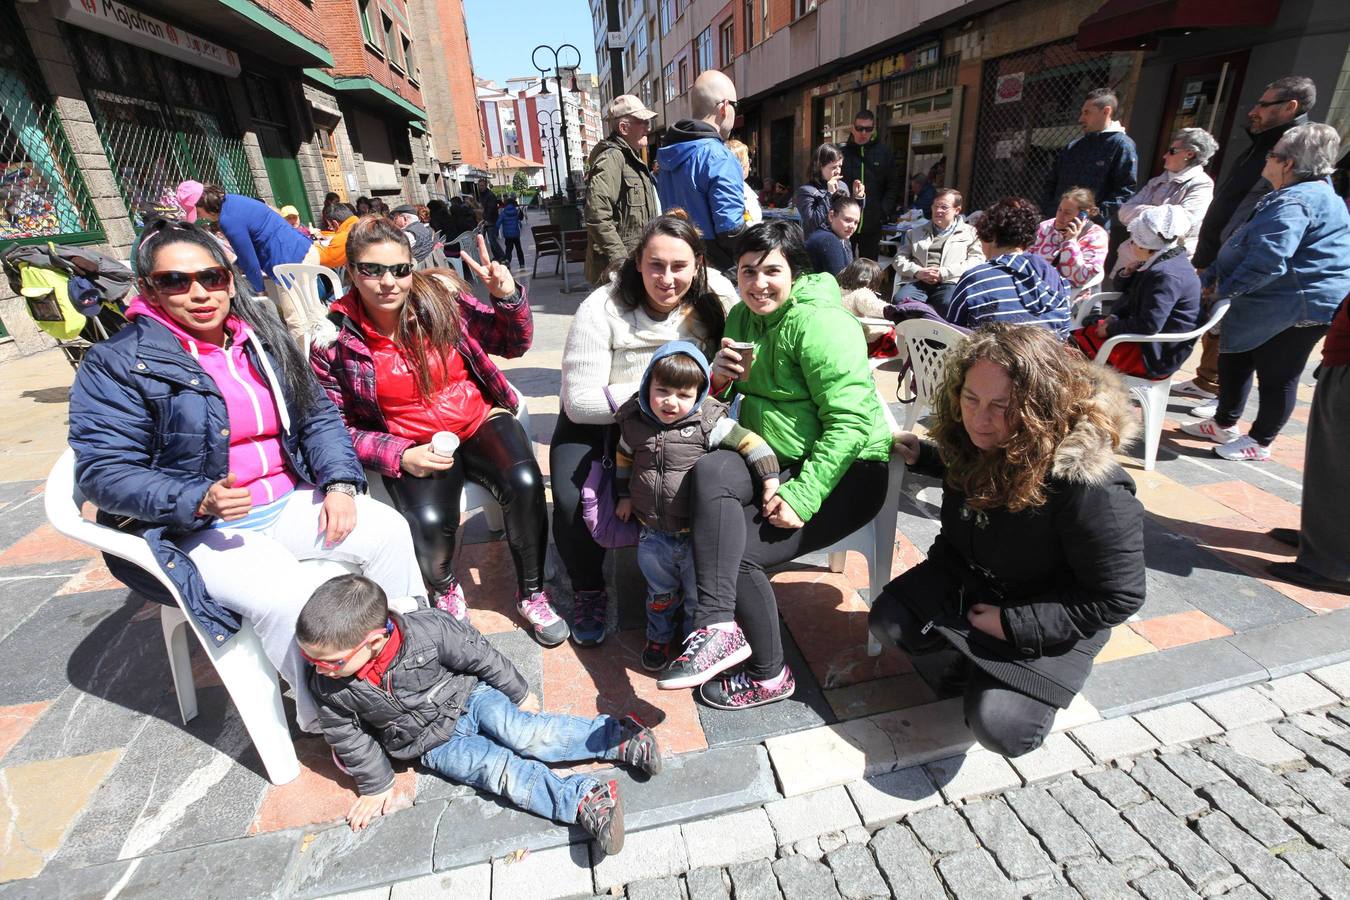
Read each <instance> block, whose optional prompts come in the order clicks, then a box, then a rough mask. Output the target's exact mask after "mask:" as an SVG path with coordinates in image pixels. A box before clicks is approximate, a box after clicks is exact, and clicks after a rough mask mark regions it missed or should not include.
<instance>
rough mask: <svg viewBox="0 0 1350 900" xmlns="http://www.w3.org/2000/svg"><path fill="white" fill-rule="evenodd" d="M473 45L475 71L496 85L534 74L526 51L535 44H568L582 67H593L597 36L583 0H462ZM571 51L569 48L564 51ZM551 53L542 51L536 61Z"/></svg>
mask: <svg viewBox="0 0 1350 900" xmlns="http://www.w3.org/2000/svg"><path fill="white" fill-rule="evenodd" d="M464 11H465V14H466V16H467V17H468V20H469V43H470V44H471V46H472V47H473V68H474V74H475V75H477V76H478V77H479V78H490V79H492V80H493V81H495V82H497V83H498V84H504V83H505V82H506V79H508V78H513V77H516V76H520V75H537V74H539V73H538V71H537V70H536V69H535V68H534V67H533V66H532V65H531V64H530V51H531V50H533V49H534V48H535V47H536V46H538V45H539V44H551V45H552V46H554V47H557V46H558V45H560V44H571V45H573V46H574V47H576V48H577V49H578V50H580V51H581V69H582V71H583V72H594V71H595V37H594V36H593V34H592V31H591V18H590V16H591V11H590V4H589V3H587V0H464ZM566 52H567V53H568V55H569V56H570V55H571V51H566ZM546 57H547V61H548V63H549V64H552V61H553V54H551V53H549V52H547V51H540V54H539V59H540V62H544V61H545V58H546Z"/></svg>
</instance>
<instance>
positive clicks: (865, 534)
mask: <svg viewBox="0 0 1350 900" xmlns="http://www.w3.org/2000/svg"><path fill="white" fill-rule="evenodd" d="M877 399H878V400H879V401H880V402H881V412H882V415H884V416H885V417H886V424H887V426H888V427H889V428H890V431H891V433H892V434H894V433H895V417H894V416H893V415H892V414H891V408H890V406H889V405H888V404H887V403H886V397H885V396H884V395H883V394H882V393H881V391H880V390H879V389H878V391H877ZM889 467H890V477H889V479H888V480H887V483H886V484H887V486H886V499H885V501H883V502H882V504H881V509H880V510H878V511H877V514H876V515H875V516H874V517H873V518H872V521H870V522H868V523H867V524H866V525H864V526H863V527H862V528H859V529H858V530H857V531H855V532H853V533H852V534H850V535H848V536H847V537H845V538H842V539H841V540H838V541H835V542H834V543H833V544H831V545H830V546H828V547H826V548H825V552H826V553H828V554H829V564H830V571H831V572H842V571H844V562H845V554H846V553H847V552H848V551H849V550H856V551H857V552H859V553H861V554H862V556H863V559H865V560H866V561H867V581H868V591H867V607H868V609H871V608H872V601H873V600H875V599H876V598H877V597H878V596H879V595H880V594H881V589H882V588H884V587H885V586H886V584H887V582H889V581H890V580H891V567H892V566H893V565H894V564H895V517H896V514H897V513H898V512H899V511H900V486H901V484H902V483H903V482H904V480H905V464H904V461H903V460H901V459H900V457H899V456H898V455H896V454H895V453H894V451H892V453H891V457H890V462H889ZM880 653H881V644H880V643H879V642H878V641H877V639H876V637H875V636H873V634H872V632H871V630H868V632H867V655H868V656H878V655H880Z"/></svg>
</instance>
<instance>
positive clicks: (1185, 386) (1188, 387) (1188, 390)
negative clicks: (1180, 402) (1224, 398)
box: [1172, 381, 1219, 400]
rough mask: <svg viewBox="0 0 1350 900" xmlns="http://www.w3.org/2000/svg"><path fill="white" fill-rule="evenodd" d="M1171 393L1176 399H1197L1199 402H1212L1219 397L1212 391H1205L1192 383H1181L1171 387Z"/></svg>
mask: <svg viewBox="0 0 1350 900" xmlns="http://www.w3.org/2000/svg"><path fill="white" fill-rule="evenodd" d="M1172 393H1174V394H1176V395H1177V396H1178V397H1197V398H1199V399H1201V400H1213V399H1214V398H1215V397H1217V396H1219V395H1218V394H1216V393H1214V392H1213V391H1207V390H1205V389H1204V388H1202V387H1201V386H1200V385H1198V384H1196V383H1195V382H1194V381H1183V382H1181V383H1180V384H1174V385H1172Z"/></svg>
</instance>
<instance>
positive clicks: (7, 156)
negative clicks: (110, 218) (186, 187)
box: [0, 5, 103, 318]
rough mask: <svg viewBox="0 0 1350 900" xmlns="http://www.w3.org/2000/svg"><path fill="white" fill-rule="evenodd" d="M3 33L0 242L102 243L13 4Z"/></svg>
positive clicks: (1, 15)
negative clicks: (4, 36) (55, 241)
mask: <svg viewBox="0 0 1350 900" xmlns="http://www.w3.org/2000/svg"><path fill="white" fill-rule="evenodd" d="M0 27H2V28H4V33H5V34H7V35H9V37H7V38H6V39H5V40H4V42H3V43H0V241H5V242H8V241H18V242H20V243H25V244H27V243H46V242H47V241H49V240H53V239H55V240H57V241H69V242H72V243H77V242H78V243H88V242H92V241H98V240H102V239H103V232H102V230H101V229H100V227H99V223H98V216H97V215H96V214H95V212H94V204H93V201H92V200H91V199H90V197H89V194H88V192H87V191H86V190H85V186H84V178H83V176H82V175H81V174H80V171H79V167H78V166H77V165H76V162H75V154H73V153H72V152H71V149H70V145H69V143H67V141H66V133H65V129H64V128H63V127H62V125H61V120H60V118H59V117H58V116H57V114H56V107H55V106H54V105H53V104H52V102H51V98H50V97H48V96H47V94H46V92H45V90H44V88H43V81H42V76H41V75H40V74H39V71H38V67H37V62H36V60H34V59H33V57H32V56H31V55H30V54H29V52H28V46H27V44H26V42H25V39H24V30H23V26H22V25H20V24H19V20H18V16H17V15H16V14H15V12H14V7H13V5H10V6H8V7H6V8H4V9H0ZM30 311H31V308H30ZM58 318H59V316H58ZM76 318H79V317H78V316H77V317H76Z"/></svg>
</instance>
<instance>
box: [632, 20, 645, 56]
mask: <svg viewBox="0 0 1350 900" xmlns="http://www.w3.org/2000/svg"><path fill="white" fill-rule="evenodd" d="M633 36H634V37H635V38H636V39H637V53H638V56H641V55H642V54H644V53H646V52H647V23H646V22H645V21H644V22H639V23H638V26H637V28H635V29H633Z"/></svg>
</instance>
